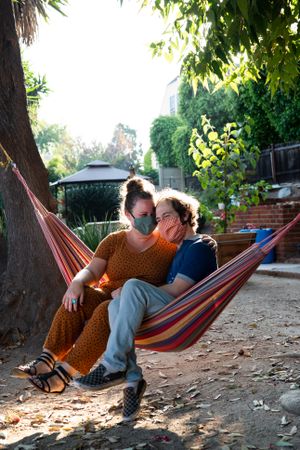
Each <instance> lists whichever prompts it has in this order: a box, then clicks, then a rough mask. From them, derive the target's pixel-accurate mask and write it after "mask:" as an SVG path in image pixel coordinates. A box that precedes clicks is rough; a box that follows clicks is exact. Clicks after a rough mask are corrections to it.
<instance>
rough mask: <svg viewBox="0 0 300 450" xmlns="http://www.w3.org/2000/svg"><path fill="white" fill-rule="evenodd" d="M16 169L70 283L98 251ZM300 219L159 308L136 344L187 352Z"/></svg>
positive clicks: (139, 334)
mask: <svg viewBox="0 0 300 450" xmlns="http://www.w3.org/2000/svg"><path fill="white" fill-rule="evenodd" d="M13 171H14V173H15V174H16V176H17V177H18V179H19V180H20V181H21V183H22V184H23V186H24V188H25V190H26V192H27V194H28V197H29V198H30V200H31V202H32V204H33V207H34V211H35V214H36V217H37V219H38V221H39V223H40V225H41V228H42V231H43V233H44V236H45V238H46V240H47V242H48V244H49V246H50V249H51V250H52V253H53V256H54V258H55V260H56V261H57V263H58V266H59V269H60V270H61V273H62V275H63V277H64V279H65V281H66V283H67V284H69V283H70V282H71V280H72V278H73V277H74V276H75V274H76V273H77V272H78V271H79V270H80V269H82V268H83V267H84V266H85V265H86V264H88V262H89V261H90V260H91V258H92V255H93V253H92V252H91V250H89V248H88V247H87V246H86V245H85V244H84V243H83V242H81V240H80V239H79V238H78V237H77V236H76V235H75V234H74V233H73V232H72V231H71V230H70V229H69V228H68V227H67V226H66V225H65V224H64V223H63V222H62V221H61V220H59V219H58V217H56V216H55V215H54V214H52V213H50V212H49V211H47V210H46V208H44V206H43V205H42V204H41V203H40V201H39V200H38V199H37V198H36V197H35V195H34V194H33V193H32V192H31V191H30V189H29V188H28V186H27V184H26V182H25V180H24V178H23V177H22V175H21V174H20V172H19V171H18V169H17V168H16V167H14V168H13ZM299 221H300V214H298V215H297V216H296V217H295V219H294V220H292V221H291V222H290V223H288V224H287V225H285V226H284V227H282V228H280V229H278V230H277V231H275V232H274V233H273V235H272V239H271V240H269V241H268V242H266V241H267V240H268V239H270V236H268V237H266V239H265V240H264V241H265V242H264V241H261V242H260V244H259V245H258V244H253V245H252V246H251V247H249V248H248V249H247V250H245V251H244V252H242V253H241V254H240V255H238V256H237V257H235V258H234V259H232V260H231V261H229V262H228V263H227V264H225V265H223V266H222V267H221V268H219V269H218V270H216V271H215V272H214V273H212V274H210V275H209V276H208V277H207V278H205V279H204V280H202V281H200V282H199V283H197V284H195V285H194V286H192V287H191V288H190V289H189V290H188V291H186V292H185V293H184V294H182V295H180V296H179V297H178V298H176V299H174V300H173V301H172V302H170V303H169V304H168V305H167V306H165V307H164V308H163V309H161V310H160V311H158V312H156V313H155V314H152V315H151V316H149V317H147V318H146V319H145V320H144V321H143V324H142V326H141V328H140V330H139V331H138V334H137V336H136V339H135V344H136V347H140V348H144V349H149V350H155V351H159V352H169V351H180V350H185V349H187V348H188V347H190V346H191V345H193V344H195V343H196V342H197V341H198V340H199V338H200V337H201V336H202V335H203V334H204V333H205V331H206V330H207V329H208V328H209V326H210V325H211V324H212V323H213V322H214V320H215V319H216V318H217V317H218V316H219V314H220V313H221V312H222V311H223V309H224V308H225V307H226V306H227V305H228V304H229V302H230V301H231V300H232V298H233V297H234V296H235V295H236V293H237V292H238V291H239V290H240V289H241V287H242V286H243V285H244V284H245V283H246V281H247V280H248V279H249V278H250V276H251V275H252V274H253V272H254V271H255V270H256V268H257V267H258V266H259V264H260V263H261V262H262V260H263V259H264V257H265V256H266V254H268V253H269V251H270V250H271V249H272V248H273V247H274V246H275V245H277V244H278V242H279V241H280V240H281V239H282V238H283V237H284V236H285V235H286V234H287V233H288V232H289V230H290V229H291V228H293V227H294V226H295V225H296V224H297V223H298V222H299Z"/></svg>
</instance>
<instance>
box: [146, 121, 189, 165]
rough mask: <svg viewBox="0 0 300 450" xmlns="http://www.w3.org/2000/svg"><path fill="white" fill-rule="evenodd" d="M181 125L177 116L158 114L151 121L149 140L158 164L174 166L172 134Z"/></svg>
mask: <svg viewBox="0 0 300 450" xmlns="http://www.w3.org/2000/svg"><path fill="white" fill-rule="evenodd" d="M181 125H183V122H182V120H181V119H180V118H179V117H177V116H159V117H157V118H156V119H154V121H153V122H152V125H151V129H150V142H151V148H152V149H153V151H154V153H155V155H156V158H157V160H158V162H159V164H160V165H161V166H162V167H176V156H175V152H174V148H173V141H172V138H173V134H174V132H175V130H176V129H177V128H178V127H179V126H181Z"/></svg>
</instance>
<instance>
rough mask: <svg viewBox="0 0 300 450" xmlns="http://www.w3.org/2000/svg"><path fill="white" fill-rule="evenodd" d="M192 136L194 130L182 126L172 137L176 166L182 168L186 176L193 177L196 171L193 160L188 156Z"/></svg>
mask: <svg viewBox="0 0 300 450" xmlns="http://www.w3.org/2000/svg"><path fill="white" fill-rule="evenodd" d="M191 135H192V129H191V128H190V127H189V126H188V125H181V126H179V127H177V128H176V130H175V131H174V133H173V136H172V146H173V153H174V155H175V160H176V166H177V167H181V168H182V170H183V173H184V174H185V175H191V174H192V173H193V172H194V170H195V169H196V166H195V163H194V160H193V158H191V156H190V155H189V154H188V149H189V144H190V139H191Z"/></svg>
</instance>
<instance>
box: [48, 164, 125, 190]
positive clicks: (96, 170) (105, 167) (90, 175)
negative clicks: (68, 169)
mask: <svg viewBox="0 0 300 450" xmlns="http://www.w3.org/2000/svg"><path fill="white" fill-rule="evenodd" d="M129 175H130V172H129V171H127V170H122V169H117V168H116V167H113V166H111V165H110V164H109V163H107V162H105V161H100V160H96V161H91V162H90V163H88V164H87V165H86V166H85V167H84V168H83V169H82V170H79V172H76V173H74V174H73V175H69V176H68V177H65V178H62V179H61V180H58V181H56V182H55V183H52V186H57V185H64V184H73V183H74V184H75V183H93V182H101V181H104V182H108V181H112V182H120V181H121V182H122V181H125V180H127V178H128V177H129Z"/></svg>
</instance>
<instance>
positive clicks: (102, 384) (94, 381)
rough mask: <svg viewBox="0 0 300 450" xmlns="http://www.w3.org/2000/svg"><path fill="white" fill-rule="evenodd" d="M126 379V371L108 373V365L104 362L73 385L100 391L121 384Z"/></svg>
mask: <svg viewBox="0 0 300 450" xmlns="http://www.w3.org/2000/svg"><path fill="white" fill-rule="evenodd" d="M124 380H125V372H115V373H107V369H106V367H104V366H103V364H99V366H98V367H96V369H94V370H92V372H90V373H88V374H87V375H85V376H83V377H80V378H77V379H76V380H74V382H73V386H75V387H77V388H81V389H88V390H91V391H100V390H101V389H106V388H109V387H111V386H116V385H117V384H121V383H123V381H124Z"/></svg>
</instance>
